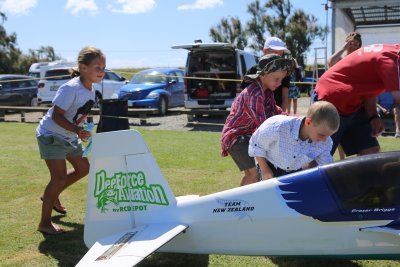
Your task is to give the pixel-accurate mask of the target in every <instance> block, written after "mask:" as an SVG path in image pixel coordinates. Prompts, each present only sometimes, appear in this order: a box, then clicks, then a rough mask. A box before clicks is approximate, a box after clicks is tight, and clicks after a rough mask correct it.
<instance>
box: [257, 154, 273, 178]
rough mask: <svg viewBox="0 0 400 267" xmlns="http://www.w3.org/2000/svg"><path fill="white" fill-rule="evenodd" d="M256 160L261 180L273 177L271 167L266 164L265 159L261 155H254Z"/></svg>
mask: <svg viewBox="0 0 400 267" xmlns="http://www.w3.org/2000/svg"><path fill="white" fill-rule="evenodd" d="M256 160H257V162H258V166H259V167H260V170H261V177H262V179H263V180H268V179H271V178H272V177H274V174H273V173H272V170H271V168H270V167H269V166H268V164H267V159H266V158H263V157H256Z"/></svg>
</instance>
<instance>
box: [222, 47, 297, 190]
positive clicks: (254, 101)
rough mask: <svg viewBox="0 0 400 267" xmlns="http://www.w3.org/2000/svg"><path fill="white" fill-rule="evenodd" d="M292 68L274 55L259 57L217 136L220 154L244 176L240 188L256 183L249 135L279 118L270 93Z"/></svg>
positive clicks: (284, 60) (256, 174) (289, 62)
mask: <svg viewBox="0 0 400 267" xmlns="http://www.w3.org/2000/svg"><path fill="white" fill-rule="evenodd" d="M291 67H292V61H291V60H289V59H285V58H282V57H280V56H279V55H276V54H271V55H265V56H263V57H262V58H261V59H260V60H259V62H258V64H257V66H256V68H257V70H256V73H255V74H248V75H245V81H246V82H248V84H249V85H248V86H247V87H246V88H245V89H244V90H243V91H242V92H241V93H240V95H239V96H238V97H236V98H235V101H234V102H233V104H232V108H231V112H230V114H229V115H228V117H227V119H226V122H225V125H224V128H223V130H222V136H221V154H222V156H227V155H228V154H229V155H230V156H231V157H232V159H233V160H234V161H235V163H236V165H237V166H238V167H239V170H240V171H244V176H243V178H242V180H241V183H240V185H246V184H250V183H255V182H257V181H258V172H257V169H256V166H255V162H254V159H253V158H252V157H250V156H249V154H248V146H249V139H250V136H251V135H252V134H253V132H254V131H255V130H256V129H257V128H258V127H259V126H260V125H261V124H262V123H263V122H264V121H265V120H266V119H267V118H269V117H271V116H274V115H277V114H281V113H282V109H281V108H279V107H278V106H277V105H276V103H275V100H274V96H273V91H274V90H275V89H276V88H277V87H278V86H279V85H280V84H281V82H282V79H283V78H284V77H286V76H287V74H288V73H289V72H290V70H291Z"/></svg>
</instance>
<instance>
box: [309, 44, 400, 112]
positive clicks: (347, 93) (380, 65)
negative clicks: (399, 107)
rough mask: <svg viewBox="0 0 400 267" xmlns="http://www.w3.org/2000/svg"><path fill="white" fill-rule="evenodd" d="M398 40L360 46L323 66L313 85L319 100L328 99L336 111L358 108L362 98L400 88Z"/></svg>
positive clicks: (399, 45) (360, 105)
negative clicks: (328, 66)
mask: <svg viewBox="0 0 400 267" xmlns="http://www.w3.org/2000/svg"><path fill="white" fill-rule="evenodd" d="M399 56H400V44H374V45H369V46H365V47H362V48H360V49H358V50H356V51H354V52H353V53H351V54H350V55H348V56H346V57H345V58H343V59H342V60H341V61H339V62H338V63H336V64H335V65H334V66H333V67H332V68H330V69H329V70H327V71H326V72H325V73H324V74H323V75H322V76H321V78H320V79H319V81H318V83H317V85H316V88H315V90H316V92H317V94H318V99H319V100H325V101H328V102H331V103H332V104H333V105H334V106H335V107H336V108H337V109H338V112H339V114H340V115H345V116H346V115H350V114H352V113H354V112H356V111H357V110H358V109H360V108H361V107H362V105H363V102H364V101H365V99H367V98H370V97H376V96H378V95H379V94H380V93H381V92H383V91H396V90H400V58H399Z"/></svg>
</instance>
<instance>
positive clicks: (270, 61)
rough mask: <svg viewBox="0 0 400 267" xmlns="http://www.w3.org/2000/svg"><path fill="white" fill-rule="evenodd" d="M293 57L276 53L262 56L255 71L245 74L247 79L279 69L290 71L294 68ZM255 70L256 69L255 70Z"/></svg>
mask: <svg viewBox="0 0 400 267" xmlns="http://www.w3.org/2000/svg"><path fill="white" fill-rule="evenodd" d="M292 64H293V62H292V59H288V58H283V57H281V56H279V55H276V54H268V55H265V56H263V57H262V58H260V60H259V61H258V63H257V65H256V68H254V69H253V72H252V73H251V72H247V73H246V75H245V76H244V78H245V79H253V80H254V79H257V78H258V77H259V76H260V75H262V74H268V73H271V72H277V71H287V72H288V73H290V72H291V70H292ZM254 70H256V71H255V72H254Z"/></svg>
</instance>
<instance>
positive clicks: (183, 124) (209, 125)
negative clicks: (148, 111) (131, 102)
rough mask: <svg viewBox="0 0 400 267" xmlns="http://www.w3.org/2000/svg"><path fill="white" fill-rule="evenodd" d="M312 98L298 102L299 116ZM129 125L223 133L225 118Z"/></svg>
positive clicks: (183, 117) (167, 118)
mask: <svg viewBox="0 0 400 267" xmlns="http://www.w3.org/2000/svg"><path fill="white" fill-rule="evenodd" d="M309 105H310V98H309V97H303V98H300V99H299V100H298V114H301V115H305V114H306V113H307V109H308V106H309ZM129 123H130V125H131V127H133V128H144V129H151V130H182V131H216V132H221V131H222V126H223V123H224V118H223V117H209V116H204V117H202V118H199V119H198V121H196V122H193V123H189V122H188V120H187V115H174V116H165V117H158V116H155V117H150V118H148V119H147V124H146V125H145V126H141V125H140V121H139V119H129Z"/></svg>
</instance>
